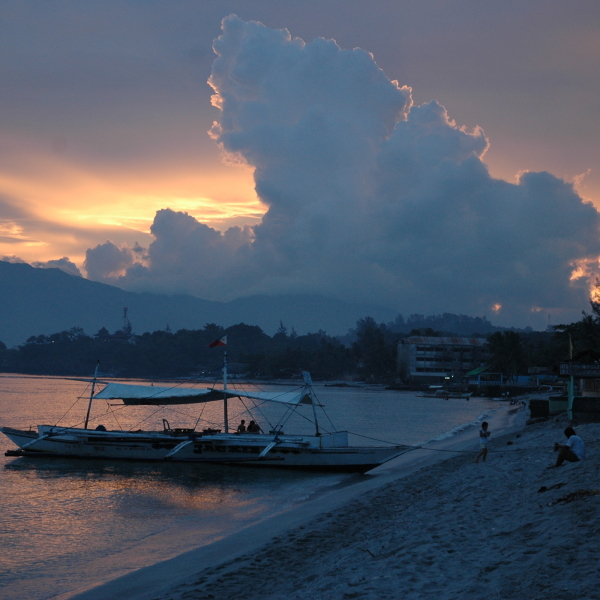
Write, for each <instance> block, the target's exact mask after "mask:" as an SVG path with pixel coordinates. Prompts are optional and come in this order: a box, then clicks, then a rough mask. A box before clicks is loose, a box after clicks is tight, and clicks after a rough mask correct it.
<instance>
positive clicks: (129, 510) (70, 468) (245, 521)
mask: <svg viewBox="0 0 600 600" xmlns="http://www.w3.org/2000/svg"><path fill="white" fill-rule="evenodd" d="M263 389H265V390H267V391H268V390H278V389H282V388H281V387H265V388H263ZM315 392H316V394H317V396H318V398H319V400H320V402H321V403H322V404H323V405H324V406H325V410H326V411H327V414H328V416H329V418H330V420H331V421H332V422H333V423H334V424H335V426H336V428H337V429H338V430H347V431H349V432H351V435H350V443H351V444H355V445H370V444H374V445H381V442H377V443H375V442H374V441H373V440H374V439H376V440H382V441H387V442H393V443H396V444H407V445H413V444H420V443H423V442H426V441H428V440H430V439H434V438H443V437H446V436H451V435H453V434H454V433H455V432H457V431H459V430H461V429H463V428H465V427H474V426H475V425H476V424H477V423H478V421H479V420H480V419H481V418H484V415H487V414H490V412H491V411H494V410H495V409H497V407H498V405H497V404H496V403H495V402H493V401H490V400H484V399H481V398H472V399H471V400H470V401H465V400H449V401H444V400H441V399H435V398H419V397H417V396H416V395H415V394H413V393H409V392H396V391H385V390H382V389H370V388H335V387H326V386H315ZM89 394H90V390H89V387H88V384H86V383H84V382H81V381H73V380H67V379H60V378H47V377H23V376H11V375H0V424H1V425H7V426H12V427H19V428H29V427H30V426H32V427H35V426H37V425H38V424H40V423H44V424H57V423H60V424H61V425H70V426H81V425H82V423H83V419H84V417H85V411H86V407H87V399H88V398H89ZM116 404H118V403H117V402H115V401H112V402H105V401H102V402H95V403H94V405H93V409H92V420H91V422H90V426H92V427H95V426H96V425H97V424H98V423H103V424H104V425H105V426H107V428H109V429H116V428H140V427H142V428H152V427H158V428H162V419H163V418H165V414H164V413H163V412H162V411H159V410H157V407H128V408H122V407H120V406H116ZM246 404H247V403H246ZM229 415H230V422H231V424H232V426H235V425H236V424H237V423H238V422H239V420H240V419H245V420H246V422H248V420H249V419H250V418H255V419H257V420H258V421H259V422H260V423H261V425H262V427H263V429H267V428H268V425H267V421H269V422H270V423H271V424H275V423H278V422H279V423H282V424H283V428H284V430H285V431H286V433H294V432H298V433H304V432H306V433H308V432H312V431H313V430H314V428H313V426H312V425H311V424H310V423H309V421H308V420H307V418H308V417H312V408H311V407H302V410H301V416H296V417H292V418H291V419H290V420H289V421H288V420H285V419H286V417H285V415H284V413H283V410H282V408H281V407H274V406H272V405H263V406H261V407H259V410H254V409H253V411H252V416H250V415H249V413H248V411H247V406H245V405H244V404H242V403H241V402H238V401H230V402H229ZM166 418H168V420H169V423H170V425H171V427H185V426H190V424H194V423H196V422H198V423H199V429H202V428H205V427H207V426H212V427H215V426H218V427H219V428H220V427H222V421H223V408H222V405H221V403H213V404H205V405H201V406H197V405H195V406H192V405H184V406H179V407H174V408H171V409H169V414H168V415H167V416H166ZM319 420H320V425H321V426H322V428H323V429H325V430H331V429H332V426H331V425H330V422H329V420H328V419H327V418H326V417H321V416H319ZM354 433H356V434H360V435H361V436H364V437H359V436H358V435H354ZM369 438H371V439H369ZM10 448H14V446H13V444H12V442H11V441H10V440H8V438H6V437H5V436H4V435H1V434H0V451H1V455H0V456H1V460H2V468H0V490H1V492H2V509H1V510H0V600H26V599H27V600H30V599H32V598H35V599H39V600H42V599H46V598H67V597H69V596H70V595H71V594H73V593H74V592H75V591H76V590H78V591H81V590H83V589H85V588H87V587H91V586H92V585H94V584H97V583H99V582H103V581H108V580H110V579H113V578H115V577H118V576H120V575H123V574H125V573H127V572H130V571H131V570H134V569H137V568H140V567H144V566H147V565H151V564H154V563H155V562H158V561H161V560H166V559H168V558H172V557H173V556H176V555H178V554H180V553H182V552H185V551H187V550H190V549H192V548H195V547H197V546H200V545H205V544H209V543H210V542H211V541H214V540H216V539H219V538H221V537H224V536H226V535H228V534H230V533H233V532H234V531H238V530H240V529H241V528H243V527H245V526H247V525H249V524H252V523H255V522H257V521H258V520H260V519H264V518H265V517H267V516H270V515H272V514H275V513H277V512H279V511H282V510H285V509H288V508H292V507H293V506H294V505H296V504H298V503H301V502H303V501H306V500H307V499H308V498H310V497H311V495H312V494H315V493H318V492H320V491H323V490H325V489H327V488H328V487H331V486H333V485H336V484H340V483H344V482H345V483H347V484H348V485H350V484H351V483H352V482H353V481H355V480H356V478H357V477H361V476H356V475H348V474H320V473H305V472H289V471H285V470H283V469H282V470H280V469H258V468H241V467H231V466H230V467H218V466H216V465H202V466H199V465H193V464H184V463H165V464H162V463H160V464H154V463H149V464H144V463H134V462H124V461H114V462H104V461H93V460H89V461H87V460H78V459H51V458H48V459H35V458H9V457H6V456H4V452H5V451H6V450H8V449H10Z"/></svg>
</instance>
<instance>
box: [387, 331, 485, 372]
mask: <svg viewBox="0 0 600 600" xmlns="http://www.w3.org/2000/svg"><path fill="white" fill-rule="evenodd" d="M486 344H487V340H486V339H485V338H464V337H427V336H417V335H413V336H410V337H407V338H404V339H403V340H400V342H399V343H398V373H399V374H400V377H402V379H403V380H404V381H406V382H411V383H429V384H443V383H449V382H456V383H458V382H460V381H461V379H462V378H463V377H464V376H465V375H466V373H468V372H469V371H472V370H473V369H476V368H478V367H482V366H483V365H484V364H485V363H486V362H487V361H489V359H490V353H489V349H488V346H487V345H486Z"/></svg>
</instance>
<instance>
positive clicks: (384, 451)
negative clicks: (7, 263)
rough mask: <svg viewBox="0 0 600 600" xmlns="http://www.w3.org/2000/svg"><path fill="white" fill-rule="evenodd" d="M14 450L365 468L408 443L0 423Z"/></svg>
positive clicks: (18, 453)
mask: <svg viewBox="0 0 600 600" xmlns="http://www.w3.org/2000/svg"><path fill="white" fill-rule="evenodd" d="M0 431H1V432H2V433H4V434H5V435H6V436H7V437H8V438H9V439H10V440H11V441H12V442H14V443H15V444H16V445H17V446H18V447H19V450H13V451H8V452H7V455H8V456H34V457H44V456H46V457H50V456H61V457H72V458H87V459H104V460H135V461H178V462H194V463H213V464H214V463H217V464H231V465H249V466H261V467H280V468H292V469H306V470H326V471H347V472H362V473H364V472H366V471H369V470H370V469H373V468H374V467H376V466H378V465H381V464H382V463H384V462H386V461H388V460H390V459H392V458H394V457H396V456H399V455H400V454H403V453H404V452H406V451H408V450H409V449H410V447H408V446H394V447H387V448H386V447H361V446H357V447H351V446H348V445H347V443H346V444H344V440H346V442H347V433H346V432H338V433H333V434H323V435H321V436H304V435H296V436H293V435H282V434H280V435H278V436H276V437H275V436H273V435H263V434H241V435H238V434H224V433H210V434H197V433H196V434H189V433H177V432H156V431H140V432H128V431H106V432H104V431H97V430H90V429H76V428H60V427H52V426H49V425H40V426H39V427H38V431H37V432H36V431H24V430H19V429H13V428H10V427H0Z"/></svg>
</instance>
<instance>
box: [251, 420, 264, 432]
mask: <svg viewBox="0 0 600 600" xmlns="http://www.w3.org/2000/svg"><path fill="white" fill-rule="evenodd" d="M260 432H261V428H260V425H259V424H258V423H257V422H256V421H250V423H249V424H248V433H260Z"/></svg>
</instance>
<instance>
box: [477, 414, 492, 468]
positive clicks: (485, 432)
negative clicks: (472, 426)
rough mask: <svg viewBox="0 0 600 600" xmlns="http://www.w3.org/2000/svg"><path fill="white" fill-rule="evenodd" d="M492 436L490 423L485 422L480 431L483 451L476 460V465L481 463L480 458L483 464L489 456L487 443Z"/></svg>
mask: <svg viewBox="0 0 600 600" xmlns="http://www.w3.org/2000/svg"><path fill="white" fill-rule="evenodd" d="M490 435H491V433H490V432H489V431H488V423H487V421H484V422H483V423H482V424H481V429H480V430H479V447H480V448H481V450H480V451H479V454H478V455H477V458H476V459H475V462H476V463H478V462H479V459H480V458H481V460H482V461H483V462H485V457H486V456H487V442H488V438H489V437H490Z"/></svg>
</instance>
